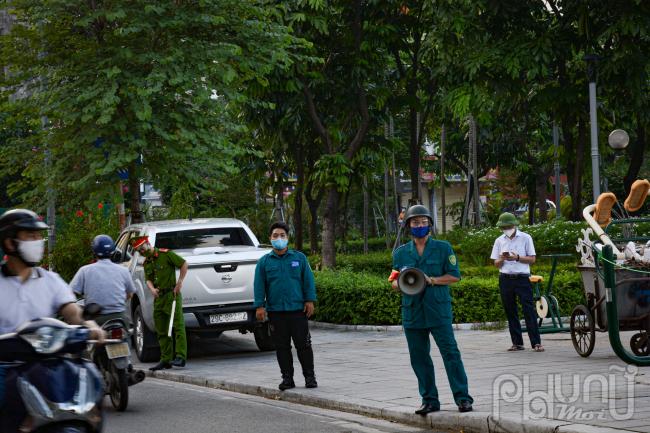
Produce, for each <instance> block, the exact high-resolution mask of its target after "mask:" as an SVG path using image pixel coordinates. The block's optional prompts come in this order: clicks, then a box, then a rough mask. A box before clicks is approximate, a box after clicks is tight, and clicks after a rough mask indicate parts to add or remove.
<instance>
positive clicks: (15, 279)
mask: <svg viewBox="0 0 650 433" xmlns="http://www.w3.org/2000/svg"><path fill="white" fill-rule="evenodd" d="M46 229H47V225H46V224H45V223H44V222H43V221H41V219H40V218H39V217H38V215H36V213H34V212H33V211H31V210H28V209H12V210H8V211H6V212H5V213H3V214H2V215H0V245H1V246H2V250H3V251H4V253H5V254H6V256H7V260H6V261H5V262H3V263H2V264H1V265H0V267H1V272H0V291H1V292H2V297H3V302H1V303H0V334H5V333H9V332H14V331H16V329H17V328H18V327H20V326H21V325H22V324H24V323H26V322H28V321H30V320H34V319H38V318H43V317H55V316H57V315H61V316H63V320H64V321H66V322H67V323H69V324H71V325H84V326H86V327H88V328H89V329H90V331H91V334H90V335H91V338H93V339H97V340H100V341H103V339H104V332H103V331H102V330H101V328H99V326H97V323H95V322H93V321H84V320H83V317H82V311H81V308H79V306H78V305H77V304H76V303H75V300H76V299H75V296H74V293H73V292H72V290H71V289H70V287H69V286H68V285H67V284H66V283H65V281H63V279H61V277H60V276H59V275H58V274H56V273H54V272H50V271H48V270H45V269H43V268H41V267H39V266H38V263H39V262H40V261H41V259H42V258H43V253H44V251H45V241H44V240H43V235H42V231H43V230H46ZM4 373H5V371H4V369H3V368H2V367H0V406H1V405H2V402H3V398H2V397H3V394H4Z"/></svg>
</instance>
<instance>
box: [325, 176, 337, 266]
mask: <svg viewBox="0 0 650 433" xmlns="http://www.w3.org/2000/svg"><path fill="white" fill-rule="evenodd" d="M339 195H340V194H339V191H338V190H337V189H336V187H335V186H332V187H329V188H328V189H327V201H326V202H325V212H324V214H323V246H322V260H323V268H334V267H335V266H336V242H335V241H336V222H337V220H338V210H339Z"/></svg>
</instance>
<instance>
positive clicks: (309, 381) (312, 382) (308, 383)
mask: <svg viewBox="0 0 650 433" xmlns="http://www.w3.org/2000/svg"><path fill="white" fill-rule="evenodd" d="M316 387H318V382H316V377H315V376H309V377H305V388H316Z"/></svg>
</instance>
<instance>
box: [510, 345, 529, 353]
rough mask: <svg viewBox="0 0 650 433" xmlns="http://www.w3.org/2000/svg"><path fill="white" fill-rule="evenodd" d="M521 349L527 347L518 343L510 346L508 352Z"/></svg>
mask: <svg viewBox="0 0 650 433" xmlns="http://www.w3.org/2000/svg"><path fill="white" fill-rule="evenodd" d="M519 350H526V348H525V347H524V346H520V345H518V344H513V345H512V347H510V349H508V352H517V351H519Z"/></svg>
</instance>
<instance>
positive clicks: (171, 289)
mask: <svg viewBox="0 0 650 433" xmlns="http://www.w3.org/2000/svg"><path fill="white" fill-rule="evenodd" d="M131 243H132V245H133V248H134V249H135V250H137V251H138V252H139V253H140V254H142V255H143V256H144V257H145V258H146V259H145V261H144V275H145V279H146V281H147V287H148V288H149V290H150V291H151V294H152V295H153V297H154V302H153V320H154V325H155V326H156V334H157V335H158V343H159V344H160V362H159V363H158V364H156V365H155V366H153V367H151V368H150V369H149V370H151V371H155V370H162V369H165V368H171V367H172V365H173V366H174V367H185V361H186V359H187V337H186V336H185V320H184V319H183V298H182V297H181V296H179V295H180V293H181V288H182V287H183V279H184V278H185V275H186V274H187V262H186V261H185V260H183V259H182V258H181V257H180V256H179V255H178V254H176V253H175V252H173V251H170V250H167V249H164V248H153V247H152V246H151V244H150V243H149V239H148V238H147V237H146V236H140V237H137V238H134V239H132V240H131ZM176 268H180V274H179V276H178V281H176ZM174 300H176V307H175V310H174V330H173V338H174V341H173V342H172V337H169V336H168V335H167V333H168V331H169V321H170V320H171V315H172V306H173V304H174ZM174 344H175V348H176V357H175V358H174ZM172 359H173V360H172Z"/></svg>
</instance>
